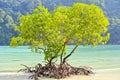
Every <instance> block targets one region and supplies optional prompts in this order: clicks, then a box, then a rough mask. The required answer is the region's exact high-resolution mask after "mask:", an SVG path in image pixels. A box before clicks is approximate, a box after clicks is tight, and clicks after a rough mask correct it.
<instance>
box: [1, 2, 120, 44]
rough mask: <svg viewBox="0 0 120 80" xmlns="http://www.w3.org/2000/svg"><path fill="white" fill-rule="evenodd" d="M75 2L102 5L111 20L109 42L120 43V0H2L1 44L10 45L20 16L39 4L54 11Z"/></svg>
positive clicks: (30, 11) (28, 12) (15, 34)
mask: <svg viewBox="0 0 120 80" xmlns="http://www.w3.org/2000/svg"><path fill="white" fill-rule="evenodd" d="M74 2H82V3H87V4H96V5H98V6H100V7H101V8H102V9H103V11H104V12H105V15H106V16H107V17H108V18H109V21H110V26H109V32H110V33H111V38H110V40H109V41H108V44H114V45H115V44H120V35H119V32H120V13H119V12H120V6H119V5H120V0H0V45H9V43H10V40H11V38H12V37H13V36H17V35H18V34H19V33H18V32H15V31H14V27H15V26H16V25H18V24H19V18H20V16H22V15H26V14H30V13H32V10H33V9H34V8H36V7H37V6H39V5H43V6H45V7H47V8H48V9H49V11H50V12H52V11H53V10H54V9H55V8H57V7H58V6H71V5H72V4H73V3H74Z"/></svg>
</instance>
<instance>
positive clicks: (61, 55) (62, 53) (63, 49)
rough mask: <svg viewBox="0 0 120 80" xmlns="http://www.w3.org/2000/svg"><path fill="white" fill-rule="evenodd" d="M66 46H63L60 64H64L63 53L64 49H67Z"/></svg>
mask: <svg viewBox="0 0 120 80" xmlns="http://www.w3.org/2000/svg"><path fill="white" fill-rule="evenodd" d="M65 44H66V43H64V45H63V49H62V53H61V55H60V63H61V64H62V62H63V59H62V58H63V52H64V49H65Z"/></svg>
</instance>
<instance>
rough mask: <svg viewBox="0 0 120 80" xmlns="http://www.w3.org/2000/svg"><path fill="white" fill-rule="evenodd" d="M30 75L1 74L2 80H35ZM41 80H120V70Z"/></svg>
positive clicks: (43, 79) (0, 79)
mask: <svg viewBox="0 0 120 80" xmlns="http://www.w3.org/2000/svg"><path fill="white" fill-rule="evenodd" d="M29 75H30V74H27V75H26V74H23V73H0V80H34V79H30V78H29ZM39 80H120V69H115V70H105V71H104V70H102V71H96V72H95V74H93V75H90V76H83V75H75V76H70V77H67V78H65V79H51V78H40V79H39Z"/></svg>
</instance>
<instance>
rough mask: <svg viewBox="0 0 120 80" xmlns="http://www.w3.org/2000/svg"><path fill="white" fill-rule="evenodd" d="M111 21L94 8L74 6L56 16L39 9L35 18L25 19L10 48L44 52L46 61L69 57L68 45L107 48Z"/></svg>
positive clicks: (85, 5) (35, 11)
mask: <svg viewBox="0 0 120 80" xmlns="http://www.w3.org/2000/svg"><path fill="white" fill-rule="evenodd" d="M108 25H109V21H108V19H107V18H106V17H105V15H104V13H103V11H102V10H101V9H100V8H99V7H98V6H95V5H88V4H83V3H75V4H74V5H72V6H71V7H65V6H60V7H58V8H56V9H55V10H54V11H53V12H51V13H50V12H49V11H48V9H47V8H45V7H43V6H39V7H37V8H36V9H34V12H33V13H32V14H28V15H25V16H22V17H21V18H20V25H19V26H17V27H16V30H17V31H19V32H20V34H19V35H18V36H17V37H14V38H12V41H11V44H10V46H13V47H16V46H18V45H24V44H29V45H30V46H31V48H32V49H33V48H34V50H35V52H38V51H39V49H40V50H43V54H44V55H45V60H48V61H49V60H51V59H54V58H58V57H60V56H61V57H63V56H62V55H64V56H65V55H66V46H67V44H75V45H76V46H75V48H74V49H73V50H72V52H71V53H70V54H72V53H73V52H74V50H75V49H76V48H77V47H78V45H80V44H81V45H83V46H86V45H92V46H95V45H97V44H106V42H107V41H108V39H109V37H110V34H109V33H107V26H108Z"/></svg>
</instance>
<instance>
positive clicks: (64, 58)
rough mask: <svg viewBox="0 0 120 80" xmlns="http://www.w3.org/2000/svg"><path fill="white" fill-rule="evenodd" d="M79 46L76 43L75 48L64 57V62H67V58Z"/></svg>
mask: <svg viewBox="0 0 120 80" xmlns="http://www.w3.org/2000/svg"><path fill="white" fill-rule="evenodd" d="M78 46H79V45H76V46H75V47H74V48H73V50H72V51H71V52H70V54H68V55H67V56H66V57H64V59H63V63H65V61H66V59H67V58H68V57H70V56H71V55H72V54H73V53H74V51H75V50H76V49H77V47H78Z"/></svg>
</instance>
